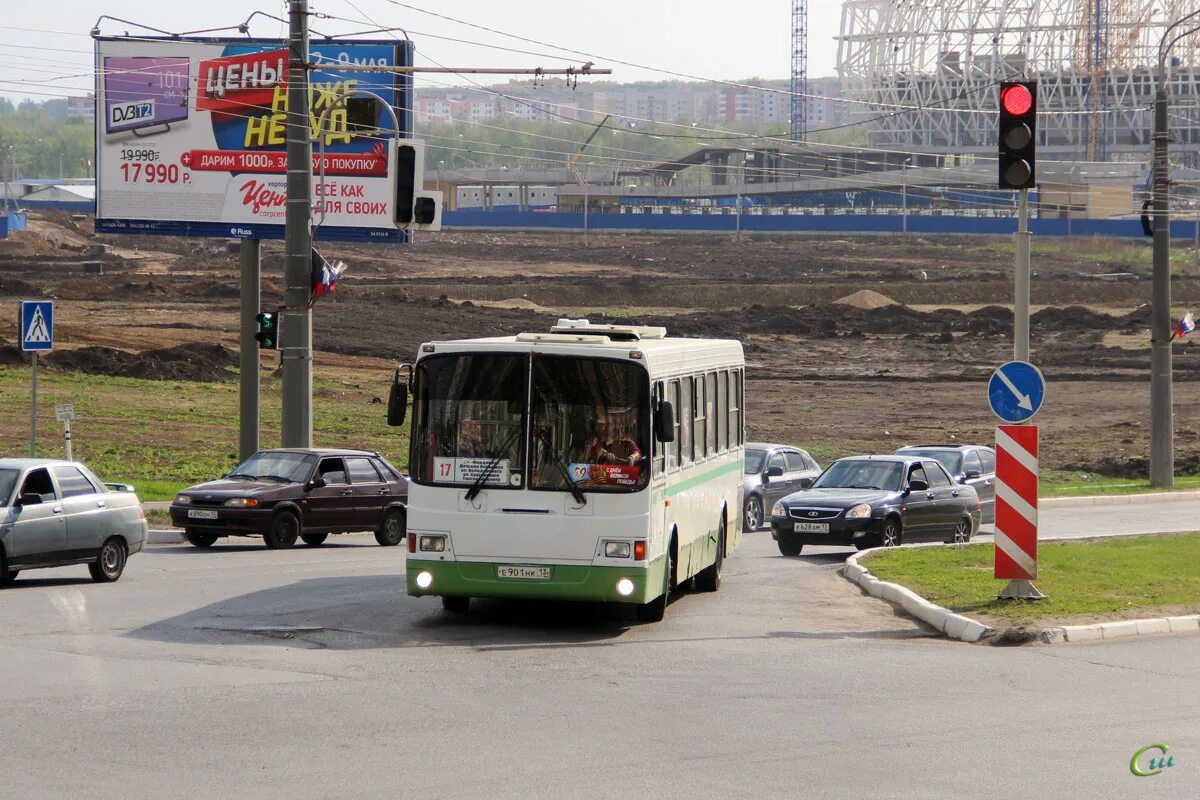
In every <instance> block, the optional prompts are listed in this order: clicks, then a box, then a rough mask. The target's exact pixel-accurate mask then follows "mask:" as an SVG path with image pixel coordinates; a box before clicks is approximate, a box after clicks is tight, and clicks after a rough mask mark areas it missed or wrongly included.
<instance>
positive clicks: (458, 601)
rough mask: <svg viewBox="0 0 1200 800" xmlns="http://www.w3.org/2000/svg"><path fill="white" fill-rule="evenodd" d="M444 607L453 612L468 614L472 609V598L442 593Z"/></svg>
mask: <svg viewBox="0 0 1200 800" xmlns="http://www.w3.org/2000/svg"><path fill="white" fill-rule="evenodd" d="M442 608H443V609H445V610H446V611H449V612H450V613H451V614H466V613H467V612H468V611H470V610H471V598H469V597H448V596H446V595H442Z"/></svg>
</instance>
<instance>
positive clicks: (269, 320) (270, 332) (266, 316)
mask: <svg viewBox="0 0 1200 800" xmlns="http://www.w3.org/2000/svg"><path fill="white" fill-rule="evenodd" d="M254 319H256V320H257V321H258V333H256V334H254V339H255V341H257V342H258V346H259V347H261V348H262V349H264V350H278V349H279V312H278V311H263V312H262V313H260V314H259V315H258V316H256V317H255V318H254Z"/></svg>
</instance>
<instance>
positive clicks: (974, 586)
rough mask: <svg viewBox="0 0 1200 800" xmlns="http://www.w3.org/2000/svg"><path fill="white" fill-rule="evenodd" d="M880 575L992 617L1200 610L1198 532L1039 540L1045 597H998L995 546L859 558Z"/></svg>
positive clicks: (1074, 617)
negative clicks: (1006, 599)
mask: <svg viewBox="0 0 1200 800" xmlns="http://www.w3.org/2000/svg"><path fill="white" fill-rule="evenodd" d="M862 563H863V565H864V566H866V567H867V568H868V569H869V570H870V571H871V572H872V573H873V574H874V575H876V576H877V577H878V578H879V579H880V580H884V581H891V582H893V583H898V584H900V585H902V586H907V587H908V588H909V589H912V590H913V591H914V592H916V593H917V594H919V595H921V596H923V597H925V598H926V599H927V600H929V601H930V602H932V603H936V604H937V605H940V606H945V607H946V608H951V609H953V610H955V611H958V612H960V613H963V614H967V615H970V616H976V617H980V618H983V619H985V620H988V621H993V622H1006V623H1010V624H1014V623H1020V624H1030V623H1034V622H1037V623H1039V624H1046V623H1051V622H1054V623H1068V622H1089V621H1095V620H1098V619H1139V618H1142V617H1147V616H1155V615H1157V616H1162V615H1163V614H1164V613H1171V614H1189V613H1197V612H1200V571H1198V570H1197V569H1196V565H1197V564H1200V534H1196V533H1189V534H1183V535H1169V536H1135V537H1119V538H1113V539H1100V540H1092V541H1070V542H1042V543H1040V544H1039V545H1038V578H1037V580H1036V581H1035V583H1036V585H1037V587H1038V588H1039V589H1041V590H1042V592H1044V593H1045V594H1046V595H1047V597H1046V599H1045V600H1039V601H1037V602H1020V601H1018V602H1001V601H999V600H997V599H996V593H997V592H999V591H1000V590H1001V589H1002V588H1004V582H1003V581H998V580H996V579H995V578H993V577H992V565H993V547H992V545H987V544H978V545H968V546H965V547H922V548H914V549H911V550H891V551H887V552H882V553H876V554H873V555H871V556H869V557H867V558H865V559H863V561H862Z"/></svg>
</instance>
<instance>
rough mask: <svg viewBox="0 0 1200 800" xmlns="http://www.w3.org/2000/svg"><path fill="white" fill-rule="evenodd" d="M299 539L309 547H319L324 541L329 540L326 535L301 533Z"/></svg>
mask: <svg viewBox="0 0 1200 800" xmlns="http://www.w3.org/2000/svg"><path fill="white" fill-rule="evenodd" d="M300 538H301V539H303V540H304V543H305V544H306V545H308V546H309V547H320V546H321V545H323V544H325V540H326V539H328V538H329V534H328V533H302V534H300Z"/></svg>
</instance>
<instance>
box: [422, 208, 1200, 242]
mask: <svg viewBox="0 0 1200 800" xmlns="http://www.w3.org/2000/svg"><path fill="white" fill-rule="evenodd" d="M442 225H443V226H444V227H447V228H491V229H501V230H503V229H510V230H541V231H575V232H582V231H583V228H584V220H583V213H582V212H578V213H567V212H542V211H483V210H481V209H462V210H459V211H444V212H442ZM1197 226H1200V221H1193V220H1176V221H1174V222H1172V223H1171V238H1172V239H1194V238H1195V237H1196V236H1197V233H1198V232H1200V231H1198V230H1197ZM904 227H905V222H904V218H903V217H902V216H899V215H894V216H893V215H879V214H813V215H800V214H789V215H756V214H744V215H742V218H741V229H742V230H743V231H745V232H747V233H902V232H904ZM907 227H908V233H918V234H922V233H923V234H941V233H946V234H954V233H959V234H983V235H986V234H1011V233H1016V230H1017V221H1016V219H1014V218H1004V217H952V216H937V217H935V216H917V215H912V216H909V217H908V225H907ZM737 228H738V218H737V217H736V216H735V215H733V214H720V215H718V214H713V215H709V214H611V213H603V214H602V213H589V214H588V215H587V229H588V230H589V231H614V232H616V231H621V232H647V233H653V232H663V233H668V232H674V233H733V232H734V231H735V230H737ZM1029 230H1030V231H1031V232H1032V233H1033V234H1034V235H1035V236H1114V237H1124V238H1142V237H1144V236H1145V233H1144V231H1143V230H1142V223H1141V221H1140V220H1137V219H1073V220H1065V219H1031V220H1030V221H1029Z"/></svg>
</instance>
